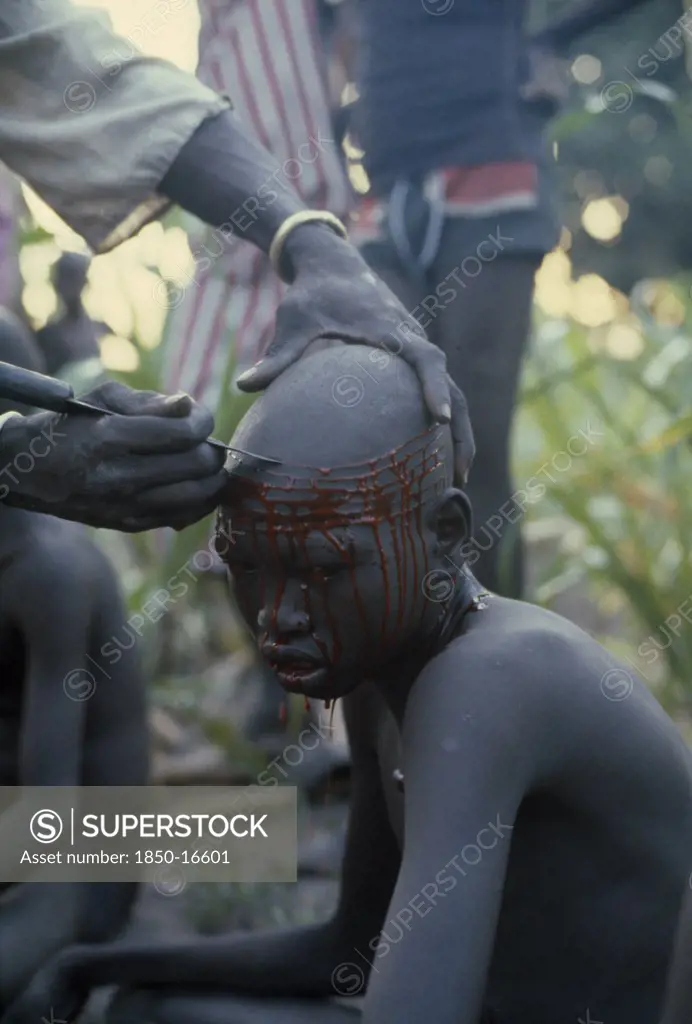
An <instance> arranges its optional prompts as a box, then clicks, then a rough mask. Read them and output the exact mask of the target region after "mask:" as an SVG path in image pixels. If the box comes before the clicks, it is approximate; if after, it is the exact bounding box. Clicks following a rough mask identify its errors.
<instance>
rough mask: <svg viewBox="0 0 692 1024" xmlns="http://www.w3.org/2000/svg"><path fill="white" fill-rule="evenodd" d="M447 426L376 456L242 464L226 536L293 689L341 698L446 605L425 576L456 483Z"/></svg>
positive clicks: (251, 619)
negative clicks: (439, 513)
mask: <svg viewBox="0 0 692 1024" xmlns="http://www.w3.org/2000/svg"><path fill="white" fill-rule="evenodd" d="M443 433H444V428H439V427H437V428H433V429H428V430H426V431H425V432H424V433H423V434H421V435H419V436H417V437H415V438H413V439H411V440H410V441H408V442H406V443H405V444H403V445H400V446H399V447H398V448H397V449H395V450H393V451H390V452H389V453H387V454H386V455H384V456H381V457H380V458H377V459H371V460H369V461H368V462H367V463H365V464H353V465H348V466H338V467H327V468H322V469H314V468H309V467H298V466H294V467H288V466H282V467H281V468H280V469H277V470H272V471H263V472H262V474H261V475H256V474H246V475H242V474H238V475H235V474H234V475H233V476H232V478H231V481H230V482H229V486H228V490H227V495H226V497H225V499H224V505H223V507H222V508H221V510H220V512H219V535H220V537H221V538H222V539H223V537H224V536H228V535H229V531H231V530H232V531H233V533H234V537H235V542H234V544H233V545H232V546H229V545H227V544H225V543H221V544H220V545H219V549H220V551H221V553H222V557H223V558H224V560H225V561H226V563H227V565H228V568H229V570H230V573H231V576H232V579H233V582H234V589H235V594H236V599H237V601H238V605H239V608H240V610H241V612H242V614H243V616H244V618H245V620H246V622H247V623H248V625H249V627H250V629H251V630H252V631H253V633H254V634H255V636H256V638H257V640H258V643H259V646H260V649H261V651H262V653H263V655H264V657H265V658H266V660H267V661H268V663H269V664H270V666H271V667H272V668H273V669H274V671H275V672H276V673H277V675H278V678H279V680H280V682H281V683H282V685H283V686H284V687H285V689H287V690H289V691H294V692H298V693H304V694H306V695H307V696H310V697H321V698H324V699H330V698H334V697H337V696H340V695H342V694H344V693H346V692H348V691H349V690H350V689H352V688H353V687H354V686H355V685H357V684H358V683H359V682H360V681H361V680H362V678H363V676H364V675H365V674H367V673H368V672H372V671H373V670H374V669H377V668H378V667H381V666H382V665H383V664H384V663H386V661H387V660H388V659H389V658H391V657H392V656H393V655H395V654H396V653H398V652H399V651H400V650H401V648H402V646H403V645H405V644H407V643H410V642H411V641H412V640H413V639H414V638H415V637H416V636H417V635H420V636H421V638H423V637H424V633H425V629H426V627H427V625H428V623H429V622H430V621H431V620H432V619H433V618H435V617H438V616H439V609H435V608H434V606H432V607H431V603H430V601H428V600H427V598H426V594H425V588H424V586H423V582H424V580H425V577H426V574H427V573H428V572H429V570H430V567H431V560H430V551H431V549H432V548H433V546H434V542H435V539H436V538H435V535H434V533H433V532H432V531H431V529H430V528H429V526H428V518H429V517H428V513H429V511H430V509H431V508H434V506H435V503H436V501H437V500H438V499H439V497H440V496H441V495H442V493H443V492H444V491H445V489H446V487H447V470H446V468H445V464H444V460H443V457H442V449H443Z"/></svg>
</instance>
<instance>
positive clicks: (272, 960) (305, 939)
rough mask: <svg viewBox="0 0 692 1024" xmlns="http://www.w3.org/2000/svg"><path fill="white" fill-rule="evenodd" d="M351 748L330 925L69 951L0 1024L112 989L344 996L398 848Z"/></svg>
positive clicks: (368, 769) (369, 774) (372, 772)
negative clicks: (338, 885)
mask: <svg viewBox="0 0 692 1024" xmlns="http://www.w3.org/2000/svg"><path fill="white" fill-rule="evenodd" d="M354 747H355V752H354V769H353V791H352V806H351V816H350V820H349V835H348V842H347V850H346V855H345V860H344V864H343V868H342V891H341V898H340V903H339V908H338V910H337V913H336V915H335V917H334V918H333V919H332V920H331V921H328V922H325V923H324V924H317V925H311V926H308V927H299V928H288V929H282V930H280V931H275V932H257V933H254V934H249V935H231V936H224V937H220V938H214V939H202V940H198V941H194V942H190V943H184V944H178V943H176V945H171V946H167V945H164V944H160V943H144V942H138V943H136V944H133V943H125V942H119V943H114V944H112V945H108V946H105V945H104V946H100V947H74V948H73V949H71V950H68V951H67V952H66V953H65V954H63V955H61V956H59V957H58V958H56V960H54V961H53V963H52V964H51V965H49V967H48V968H47V969H46V970H45V971H43V972H41V974H39V975H38V976H37V977H36V979H35V980H34V982H33V983H32V985H31V986H30V987H29V989H28V990H27V992H26V993H25V994H24V995H23V996H22V998H21V1000H20V1001H18V1002H17V1003H16V1004H15V1005H14V1006H13V1007H12V1008H11V1009H10V1010H9V1011H8V1013H7V1014H6V1016H5V1017H3V1020H2V1024H20V1022H24V1021H25V1020H29V1019H34V1018H35V1019H36V1020H40V1019H41V1016H42V1015H45V1013H46V1011H47V1010H49V1009H50V1008H51V1007H52V1008H53V1012H54V1013H55V1016H56V1018H58V1017H59V1018H62V1019H64V1020H66V1021H72V1020H74V1019H76V1016H77V1014H78V1012H79V1010H80V1008H81V1006H82V1005H83V1004H84V1002H85V1000H86V996H87V995H88V992H89V990H90V989H92V988H96V987H99V986H102V985H110V984H117V985H121V986H131V987H156V986H159V985H165V986H166V988H167V989H168V990H171V991H172V990H174V989H175V988H178V989H179V990H188V991H189V990H191V989H203V990H204V991H207V992H229V993H235V994H244V995H261V996H276V997H280V996H286V997H290V996H294V997H300V996H303V997H305V996H309V997H320V996H322V997H325V998H327V997H330V996H334V995H338V994H343V992H344V989H343V987H342V986H343V984H344V981H343V976H344V975H343V971H344V970H346V969H347V968H348V966H349V964H352V962H354V961H359V962H361V963H362V960H359V958H358V955H357V954H356V953H355V952H354V947H355V946H358V948H359V949H360V950H361V951H362V953H364V954H365V953H366V951H367V946H368V942H369V940H371V939H373V938H376V937H377V935H378V934H379V930H380V927H381V924H382V920H383V914H384V910H385V909H386V906H387V902H388V900H389V897H390V895H391V892H392V888H393V885H394V881H395V877H396V869H397V860H396V858H397V847H396V841H395V839H394V836H393V833H392V832H391V829H390V828H389V825H388V823H387V818H386V808H385V806H384V799H383V796H382V791H381V787H380V784H379V778H378V774H377V770H376V764H373V763H372V761H370V760H369V759H368V757H367V755H366V756H363V752H362V751H361V750H360V749H359V744H358V743H357V742H356V744H355V745H354ZM390 855H391V856H393V858H394V859H393V860H392V859H390ZM386 865H389V873H388V874H387V871H386ZM371 956H372V954H371ZM364 973H365V972H364ZM350 991H351V990H350V989H349V992H350ZM353 994H355V993H353Z"/></svg>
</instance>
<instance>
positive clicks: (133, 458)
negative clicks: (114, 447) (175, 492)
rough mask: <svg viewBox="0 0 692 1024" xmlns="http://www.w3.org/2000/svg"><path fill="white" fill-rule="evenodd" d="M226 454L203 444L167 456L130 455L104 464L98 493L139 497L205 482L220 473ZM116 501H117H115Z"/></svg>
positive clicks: (101, 469)
mask: <svg viewBox="0 0 692 1024" xmlns="http://www.w3.org/2000/svg"><path fill="white" fill-rule="evenodd" d="M225 461H226V457H225V452H223V451H220V450H219V449H218V448H213V447H212V446H211V445H210V444H206V443H205V442H202V444H200V445H198V446H197V447H196V448H194V449H193V450H192V451H187V452H177V453H175V454H166V455H130V456H125V457H123V458H119V459H116V460H114V461H113V462H112V463H111V464H110V465H109V464H108V463H103V464H102V465H101V467H100V471H99V475H98V480H99V483H98V485H97V486H98V489H99V493H103V492H104V491H106V490H108V491H111V492H112V493H113V494H114V495H118V496H119V495H120V494H128V495H129V494H139V493H140V492H142V491H150V490H151V489H152V488H155V487H165V486H169V485H171V484H183V483H185V482H186V481H188V480H192V481H197V480H206V479H209V478H210V477H215V476H216V475H217V473H219V472H221V471H222V470H223V466H224V463H225ZM116 500H117V498H116Z"/></svg>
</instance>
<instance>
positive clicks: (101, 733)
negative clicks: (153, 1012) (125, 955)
mask: <svg viewBox="0 0 692 1024" xmlns="http://www.w3.org/2000/svg"><path fill="white" fill-rule="evenodd" d="M0 360H2V361H3V362H11V363H14V364H16V365H19V366H23V367H24V368H26V369H31V370H38V371H41V370H42V369H43V367H42V363H41V359H40V355H39V354H38V352H37V350H36V348H35V346H34V345H33V341H32V339H31V336H30V335H29V333H28V332H27V330H26V328H25V327H24V325H23V324H21V323H20V321H19V320H18V319H17V318H16V317H15V316H13V315H12V314H11V313H9V312H7V311H6V310H4V309H2V308H0ZM9 404H10V403H7V402H4V401H2V402H0V412H5V411H6V410H7V408H8V406H9ZM11 406H12V408H17V403H16V402H13V403H11ZM24 411H26V412H29V411H30V410H28V409H26V410H24ZM39 440H40V442H41V443H40V444H35V445H33V446H32V450H31V451H28V450H27V452H26V453H24V457H23V458H22V460H21V464H20V460H19V457H18V458H17V460H16V465H13V464H11V463H10V464H8V465H7V466H5V467H2V471H3V474H4V473H6V474H7V475H4V476H3V477H2V479H3V480H4V479H7V476H10V477H11V476H12V474H14V473H26V472H31V466H32V460H33V461H38V460H39V459H40V458H41V457H42V455H45V454H46V451H47V449H48V447H49V445H50V443H51V440H50V439H46V440H44V439H42V438H40V439H39ZM52 443H55V444H60V437H59V432H57V431H56V432H55V438H54V439H53V440H52ZM1 494H2V492H1V491H0V495H1ZM125 618H126V612H125V608H124V605H123V601H122V597H121V595H120V592H119V588H118V583H117V579H116V576H115V573H114V571H113V569H112V568H111V566H110V564H109V562H108V561H107V559H106V558H105V557H104V555H103V554H102V553H101V551H100V550H99V549H98V548H97V547H96V546H95V545H94V544H93V543H92V542H91V541H90V540H89V539H88V536H87V534H86V531H85V530H84V528H83V527H80V526H76V525H74V524H72V523H65V522H61V521H60V520H59V519H54V518H53V517H52V516H46V515H40V514H38V513H35V512H25V511H23V510H20V509H15V508H8V507H7V506H5V505H3V504H2V503H1V502H0V787H3V786H78V785H91V786H108V785H122V786H130V785H144V784H145V783H146V781H147V774H148V728H147V717H146V703H145V690H144V685H143V681H142V678H141V674H140V669H139V664H138V657H137V654H136V652H134V651H124V652H123V654H122V657H121V658H120V660H119V661H118V663H117V664H111V663H109V661H108V660H106V659H104V657H103V655H102V654H101V653H100V651H101V648H102V646H103V645H104V644H105V642H106V641H107V640H109V639H111V638H112V637H113V636H115V635H118V634H119V633H120V632H121V631H122V626H123V623H124V622H125ZM111 660H112V659H111ZM7 814H8V815H10V817H11V815H12V811H11V808H10V810H9V811H8V812H7ZM11 827H12V826H10V825H8V824H7V818H4V820H3V814H2V812H1V811H0V849H1V847H2V838H3V830H4V829H5V828H8V829H10V828H11ZM135 895H136V886H134V885H127V884H107V883H104V884H98V885H88V884H82V885H79V884H72V883H62V884H60V883H53V882H41V881H37V880H35V879H33V880H32V879H29V880H27V881H26V882H23V883H17V884H13V885H8V884H3V883H2V879H1V877H0V1018H1V1017H2V1014H3V1012H4V1010H5V1009H6V1008H7V1007H8V1006H9V1005H10V1004H11V1003H12V1002H13V1001H14V1000H15V999H16V998H17V997H18V996H19V995H20V993H21V992H22V991H23V989H24V988H25V987H26V985H27V984H28V983H29V982H30V980H31V979H32V977H33V976H34V974H35V973H36V971H37V970H39V968H40V967H41V966H42V965H43V964H45V963H46V962H47V961H49V960H50V959H51V957H52V956H53V955H54V954H55V953H56V952H57V951H59V950H64V949H66V948H68V947H69V946H70V945H71V944H72V943H76V942H79V943H87V942H98V941H103V940H105V939H113V938H115V937H116V936H117V935H118V934H119V932H120V931H121V930H122V929H123V927H124V925H125V924H126V922H127V920H128V916H129V913H130V909H131V907H132V904H133V901H134V897H135ZM40 1016H41V1015H39V1018H38V1020H37V1021H36V1022H35V1024H40ZM48 1019H49V1020H50V1019H52V1018H51V1017H50V1014H49V1015H48Z"/></svg>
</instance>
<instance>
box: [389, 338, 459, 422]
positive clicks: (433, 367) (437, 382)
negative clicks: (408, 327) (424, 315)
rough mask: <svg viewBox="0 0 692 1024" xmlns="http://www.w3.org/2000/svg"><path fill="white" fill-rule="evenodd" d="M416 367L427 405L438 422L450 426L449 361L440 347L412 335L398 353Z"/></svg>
mask: <svg viewBox="0 0 692 1024" xmlns="http://www.w3.org/2000/svg"><path fill="white" fill-rule="evenodd" d="M397 355H399V356H400V357H401V358H402V359H405V360H406V362H407V363H408V364H409V365H410V366H412V367H413V369H414V370H415V371H416V374H417V376H418V379H419V381H420V383H421V387H422V389H423V395H424V397H425V404H426V405H427V407H428V410H429V412H430V414H431V416H432V417H433V419H434V420H435V421H436V422H438V423H449V422H450V419H451V415H452V399H451V393H450V384H451V379H450V378H449V377H448V375H447V359H446V356H445V354H444V352H443V351H442V349H440V348H438V347H437V345H433V344H432V342H430V341H426V340H425V339H424V338H413V337H411V336H410V335H409V336H408V337H407V338H406V340H405V341H402V342H401V345H400V348H399V351H398V352H397Z"/></svg>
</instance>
